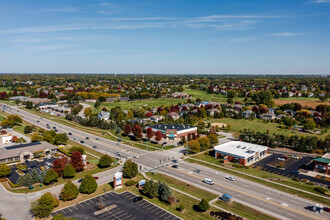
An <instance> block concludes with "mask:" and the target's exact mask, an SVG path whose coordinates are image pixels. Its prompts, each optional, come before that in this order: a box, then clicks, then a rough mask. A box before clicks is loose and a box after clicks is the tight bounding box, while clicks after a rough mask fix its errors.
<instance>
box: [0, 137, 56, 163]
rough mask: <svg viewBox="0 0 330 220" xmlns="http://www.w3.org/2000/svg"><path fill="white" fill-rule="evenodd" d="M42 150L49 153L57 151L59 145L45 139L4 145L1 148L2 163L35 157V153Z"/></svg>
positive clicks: (0, 161) (0, 158) (0, 157)
mask: <svg viewBox="0 0 330 220" xmlns="http://www.w3.org/2000/svg"><path fill="white" fill-rule="evenodd" d="M40 151H43V152H44V153H45V154H46V155H48V154H51V153H53V152H56V151H57V147H56V146H54V145H52V144H50V143H48V142H45V141H42V142H32V143H28V144H19V145H11V146H8V147H2V148H0V164H1V163H10V162H15V161H24V160H28V159H31V158H33V154H34V153H36V152H40Z"/></svg>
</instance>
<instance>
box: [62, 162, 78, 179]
mask: <svg viewBox="0 0 330 220" xmlns="http://www.w3.org/2000/svg"><path fill="white" fill-rule="evenodd" d="M75 176H76V170H75V169H74V167H73V166H72V165H71V164H68V165H66V166H65V168H64V171H63V178H64V179H67V178H73V177H75Z"/></svg>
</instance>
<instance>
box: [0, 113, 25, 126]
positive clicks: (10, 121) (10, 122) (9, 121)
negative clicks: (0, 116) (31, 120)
mask: <svg viewBox="0 0 330 220" xmlns="http://www.w3.org/2000/svg"><path fill="white" fill-rule="evenodd" d="M21 123H22V118H20V117H19V116H18V115H9V116H7V118H6V119H5V120H3V121H2V122H1V126H3V127H10V128H12V127H14V126H15V125H19V124H21Z"/></svg>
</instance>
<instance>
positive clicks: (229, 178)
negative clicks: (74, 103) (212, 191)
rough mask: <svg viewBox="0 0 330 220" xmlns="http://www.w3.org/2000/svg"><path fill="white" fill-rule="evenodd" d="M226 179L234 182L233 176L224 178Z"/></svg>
mask: <svg viewBox="0 0 330 220" xmlns="http://www.w3.org/2000/svg"><path fill="white" fill-rule="evenodd" d="M226 179H227V180H231V181H234V180H235V177H233V176H226Z"/></svg>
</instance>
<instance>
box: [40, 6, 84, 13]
mask: <svg viewBox="0 0 330 220" xmlns="http://www.w3.org/2000/svg"><path fill="white" fill-rule="evenodd" d="M41 11H46V12H68V13H71V12H77V11H79V9H78V8H75V7H63V8H43V9H41Z"/></svg>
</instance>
